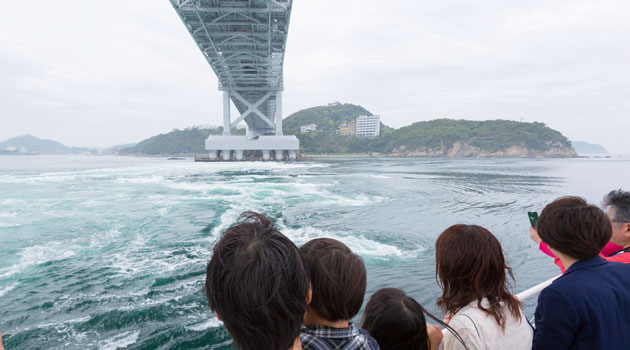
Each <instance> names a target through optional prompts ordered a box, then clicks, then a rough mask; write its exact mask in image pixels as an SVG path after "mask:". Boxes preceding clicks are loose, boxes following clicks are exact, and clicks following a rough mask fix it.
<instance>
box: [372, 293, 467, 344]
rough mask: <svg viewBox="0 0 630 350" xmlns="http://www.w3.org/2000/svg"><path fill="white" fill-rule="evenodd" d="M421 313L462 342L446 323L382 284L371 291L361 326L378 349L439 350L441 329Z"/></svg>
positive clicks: (407, 297) (408, 298) (405, 296)
mask: <svg viewBox="0 0 630 350" xmlns="http://www.w3.org/2000/svg"><path fill="white" fill-rule="evenodd" d="M424 315H427V316H429V317H430V318H431V319H433V320H434V321H435V322H437V323H438V324H439V325H441V326H442V327H445V328H447V329H448V330H449V331H450V332H451V333H453V335H454V336H455V337H457V338H458V339H459V340H460V341H461V342H462V343H463V340H461V338H460V337H459V335H458V334H457V332H455V330H453V329H452V328H451V327H450V326H449V325H447V324H446V323H444V322H442V321H441V320H439V319H438V318H437V317H435V316H433V315H431V314H430V313H429V312H427V311H426V310H425V309H424V308H423V307H422V305H420V304H418V302H417V301H415V300H414V299H413V298H411V297H409V296H407V294H405V292H403V291H402V290H400V289H396V288H383V289H379V290H377V291H376V292H375V293H374V294H372V296H371V297H370V300H368V302H367V305H366V306H365V311H363V321H362V323H361V327H362V328H363V329H365V330H366V331H367V332H368V333H370V334H371V335H372V336H373V337H374V339H376V341H377V342H378V345H379V347H380V348H381V350H408V349H414V350H438V349H439V347H440V343H441V342H442V330H441V329H440V327H438V326H436V325H432V324H430V323H427V321H426V319H425V317H424Z"/></svg>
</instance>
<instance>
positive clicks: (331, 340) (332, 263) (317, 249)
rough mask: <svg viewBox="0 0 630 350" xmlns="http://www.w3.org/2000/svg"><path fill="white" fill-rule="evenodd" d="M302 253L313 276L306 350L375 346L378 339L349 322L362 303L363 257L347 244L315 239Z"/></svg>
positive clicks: (355, 349) (304, 340)
mask: <svg viewBox="0 0 630 350" xmlns="http://www.w3.org/2000/svg"><path fill="white" fill-rule="evenodd" d="M300 253H301V254H302V257H303V258H304V263H305V266H306V269H307V271H308V275H309V277H310V280H311V287H312V289H313V297H312V299H311V302H310V304H309V305H308V308H307V311H306V314H305V316H304V326H305V327H304V328H303V329H302V333H301V334H300V339H301V341H302V347H303V348H304V349H305V350H328V349H330V350H336V349H346V350H375V349H378V348H379V347H378V344H377V343H376V341H375V340H374V339H373V338H372V337H371V336H370V335H369V334H368V333H367V332H366V331H364V330H362V329H360V328H357V327H355V326H354V325H353V324H352V323H351V322H349V320H350V319H352V317H354V316H355V315H356V314H357V313H358V312H359V310H360V309H361V305H362V304H363V298H364V297H365V287H366V271H365V265H364V264H363V260H361V258H360V257H359V256H357V255H356V254H354V253H352V251H351V250H350V248H348V247H347V246H346V245H345V244H343V243H341V242H339V241H337V240H334V239H331V238H318V239H314V240H312V241H310V242H308V243H306V244H304V245H303V246H302V247H300Z"/></svg>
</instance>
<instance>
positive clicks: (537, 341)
mask: <svg viewBox="0 0 630 350" xmlns="http://www.w3.org/2000/svg"><path fill="white" fill-rule="evenodd" d="M535 319H536V330H535V331H534V342H533V345H532V349H535V350H541V349H553V350H563V349H576V350H577V349H580V350H581V349H584V350H586V349H588V350H594V349H611V350H613V349H630V265H627V264H621V263H615V262H607V261H605V260H604V259H602V258H601V257H599V256H596V257H594V258H590V259H584V260H580V261H578V262H576V263H575V264H573V265H571V267H569V269H568V270H567V271H566V272H565V273H564V275H562V276H561V277H559V278H558V279H557V280H555V281H554V282H553V283H552V284H551V285H550V286H549V287H547V288H545V289H544V290H543V291H542V292H541V293H540V295H539V296H538V306H537V307H536V315H535Z"/></svg>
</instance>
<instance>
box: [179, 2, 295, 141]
mask: <svg viewBox="0 0 630 350" xmlns="http://www.w3.org/2000/svg"><path fill="white" fill-rule="evenodd" d="M169 1H170V2H171V4H172V5H173V7H174V8H175V11H176V12H177V14H178V15H179V17H180V18H181V20H182V22H184V24H185V26H186V28H187V29H188V32H189V33H190V35H191V36H192V37H193V39H194V41H195V43H196V44H197V46H198V47H199V49H200V50H201V52H202V53H203V55H204V57H205V58H206V60H207V61H208V63H209V64H210V66H211V67H212V69H213V70H214V72H215V73H216V75H217V77H218V78H219V90H221V91H223V134H224V135H230V130H231V129H232V128H233V127H235V126H236V125H237V124H238V123H240V122H241V121H245V123H246V124H247V138H248V139H254V138H257V137H258V136H260V135H269V134H275V135H282V91H283V90H284V86H283V68H282V66H283V63H284V52H285V49H286V41H287V33H288V29H289V19H290V15H291V6H292V2H293V1H292V0H169ZM230 101H232V102H233V103H234V105H235V106H236V109H237V110H238V111H239V113H240V116H239V117H238V118H236V119H235V120H234V121H231V116H230Z"/></svg>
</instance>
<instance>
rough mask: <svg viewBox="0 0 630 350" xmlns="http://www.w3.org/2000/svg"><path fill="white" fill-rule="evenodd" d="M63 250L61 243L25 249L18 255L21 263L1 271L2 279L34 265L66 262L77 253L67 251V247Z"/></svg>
mask: <svg viewBox="0 0 630 350" xmlns="http://www.w3.org/2000/svg"><path fill="white" fill-rule="evenodd" d="M64 247H65V248H62V245H61V243H59V242H51V243H48V244H46V245H36V246H31V247H27V248H24V249H23V250H22V251H21V252H19V253H18V256H20V261H19V263H17V264H15V265H12V266H10V267H8V268H4V269H1V270H0V278H6V277H10V276H12V275H14V274H16V273H19V272H22V271H24V270H25V269H26V268H28V267H30V266H33V265H40V264H44V263H47V262H50V261H57V260H64V259H67V258H69V257H71V256H74V255H75V252H74V251H72V250H70V249H67V245H64Z"/></svg>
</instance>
